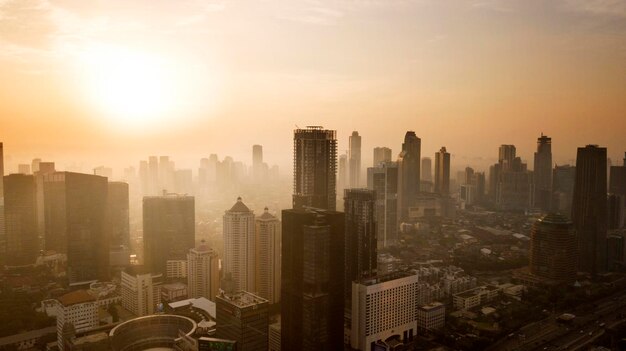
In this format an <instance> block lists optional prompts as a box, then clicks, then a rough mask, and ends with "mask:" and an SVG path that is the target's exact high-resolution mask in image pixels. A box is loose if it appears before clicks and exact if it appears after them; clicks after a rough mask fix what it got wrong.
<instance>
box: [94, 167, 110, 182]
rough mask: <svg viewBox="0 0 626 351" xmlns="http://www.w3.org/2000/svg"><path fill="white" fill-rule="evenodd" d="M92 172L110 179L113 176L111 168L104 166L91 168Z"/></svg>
mask: <svg viewBox="0 0 626 351" xmlns="http://www.w3.org/2000/svg"><path fill="white" fill-rule="evenodd" d="M93 174H95V175H97V176H101V177H107V178H108V179H111V178H113V168H111V167H105V166H98V167H96V168H94V169H93Z"/></svg>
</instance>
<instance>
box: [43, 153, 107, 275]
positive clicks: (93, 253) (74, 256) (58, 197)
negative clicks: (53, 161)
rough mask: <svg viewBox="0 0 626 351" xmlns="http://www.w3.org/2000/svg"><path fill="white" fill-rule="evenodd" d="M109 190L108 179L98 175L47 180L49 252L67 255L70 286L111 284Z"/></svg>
mask: <svg viewBox="0 0 626 351" xmlns="http://www.w3.org/2000/svg"><path fill="white" fill-rule="evenodd" d="M40 166H41V164H40ZM107 187H108V185H107V179H106V178H104V177H100V176H96V175H89V174H81V173H73V172H54V173H48V174H46V175H45V176H44V202H45V233H46V235H45V248H46V250H54V251H56V252H59V253H63V254H67V276H68V279H69V282H70V284H72V283H78V282H87V281H91V280H102V281H106V280H108V276H109V235H108V233H107V231H106V226H105V225H106V222H105V219H106V212H107V193H108V188H107Z"/></svg>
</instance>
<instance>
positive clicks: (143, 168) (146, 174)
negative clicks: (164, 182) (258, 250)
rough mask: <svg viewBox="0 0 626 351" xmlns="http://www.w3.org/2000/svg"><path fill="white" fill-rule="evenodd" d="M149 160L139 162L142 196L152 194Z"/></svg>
mask: <svg viewBox="0 0 626 351" xmlns="http://www.w3.org/2000/svg"><path fill="white" fill-rule="evenodd" d="M148 169H149V168H148V161H140V162H139V183H140V184H141V196H147V195H150V171H149V170H148Z"/></svg>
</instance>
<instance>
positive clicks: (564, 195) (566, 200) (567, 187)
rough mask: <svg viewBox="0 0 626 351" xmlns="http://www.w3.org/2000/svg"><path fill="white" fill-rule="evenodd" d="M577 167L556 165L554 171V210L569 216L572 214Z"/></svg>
mask: <svg viewBox="0 0 626 351" xmlns="http://www.w3.org/2000/svg"><path fill="white" fill-rule="evenodd" d="M575 179H576V167H573V166H570V165H562V166H559V165H556V166H554V170H553V171H552V211H553V212H558V213H561V214H563V215H566V216H567V217H570V216H571V214H572V199H573V198H574V181H575Z"/></svg>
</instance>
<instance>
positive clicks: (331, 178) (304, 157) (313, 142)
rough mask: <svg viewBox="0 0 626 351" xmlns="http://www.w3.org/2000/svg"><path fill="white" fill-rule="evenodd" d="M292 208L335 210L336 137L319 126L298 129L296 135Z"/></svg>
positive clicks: (332, 132)
mask: <svg viewBox="0 0 626 351" xmlns="http://www.w3.org/2000/svg"><path fill="white" fill-rule="evenodd" d="M293 158H294V171H293V187H294V189H293V207H294V208H302V207H304V206H311V207H315V208H321V209H327V210H333V211H334V210H335V209H336V204H337V193H336V188H335V185H336V184H335V183H336V173H335V171H336V163H337V139H336V132H335V131H334V130H326V129H324V128H323V127H319V126H309V127H307V128H306V129H296V130H295V131H294V137H293Z"/></svg>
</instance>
